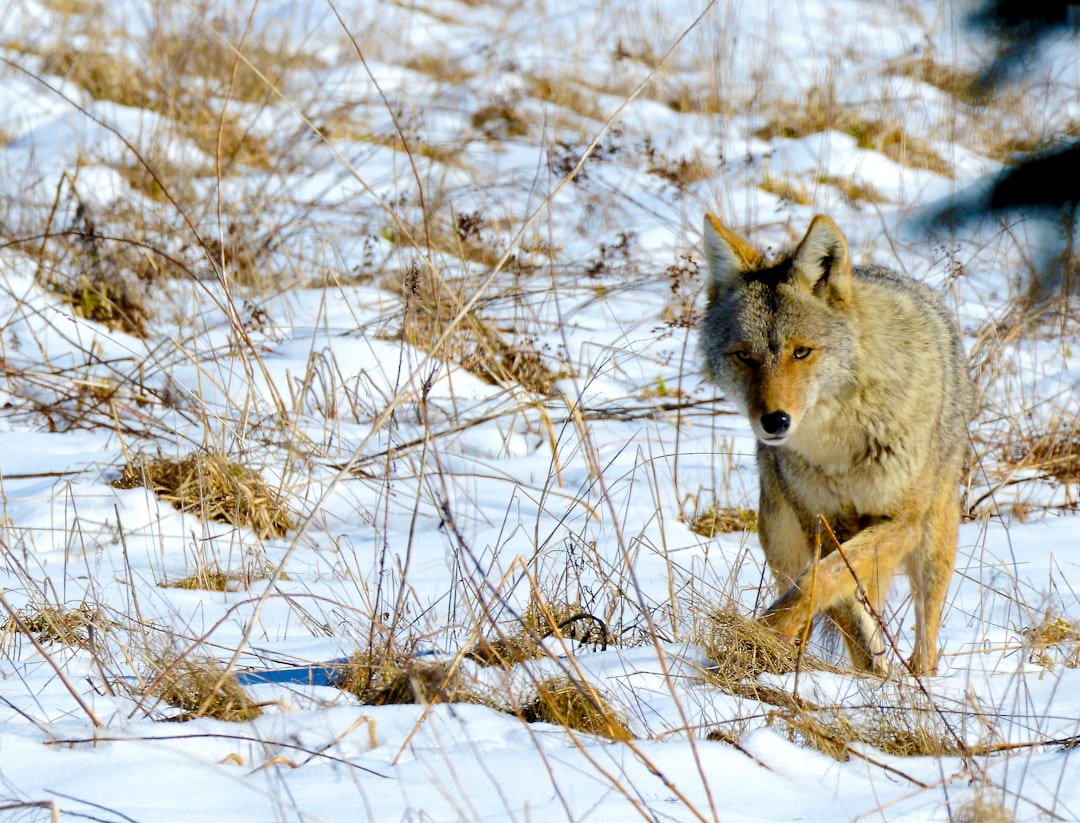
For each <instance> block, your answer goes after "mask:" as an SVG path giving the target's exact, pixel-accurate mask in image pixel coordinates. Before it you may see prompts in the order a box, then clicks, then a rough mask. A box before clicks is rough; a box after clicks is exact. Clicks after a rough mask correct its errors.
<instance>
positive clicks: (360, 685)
mask: <svg viewBox="0 0 1080 823" xmlns="http://www.w3.org/2000/svg"><path fill="white" fill-rule="evenodd" d="M339 688H341V689H343V690H344V691H347V692H349V693H350V694H353V695H355V696H356V697H357V698H358V699H359V700H360V702H362V703H365V704H367V705H371V706H386V705H393V704H399V703H419V704H421V705H425V706H426V705H430V704H431V703H435V702H439V703H476V704H479V705H483V706H490V705H492V700H491V699H490V698H489V697H487V696H485V695H483V694H481V693H480V692H479V691H478V690H477V689H476V688H475V687H474V686H472V685H470V684H469V683H468V682H466V679H465V678H464V677H463V676H462V674H461V671H460V669H459V668H458V667H457V666H455V665H452V664H448V663H443V662H441V661H435V660H422V659H419V658H416V657H411V656H409V655H407V654H395V653H389V652H384V653H380V654H375V655H372V654H368V653H364V652H357V653H356V654H354V655H353V657H352V658H351V659H350V660H349V662H348V663H346V664H344V665H343V666H342V667H341V673H340V676H339Z"/></svg>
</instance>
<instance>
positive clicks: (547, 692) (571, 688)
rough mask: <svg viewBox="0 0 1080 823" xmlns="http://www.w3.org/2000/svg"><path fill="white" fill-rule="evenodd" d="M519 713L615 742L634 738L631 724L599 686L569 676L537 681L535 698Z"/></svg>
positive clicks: (524, 716) (531, 719) (527, 718)
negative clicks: (609, 701) (623, 717)
mask: <svg viewBox="0 0 1080 823" xmlns="http://www.w3.org/2000/svg"><path fill="white" fill-rule="evenodd" d="M519 714H520V716H521V717H522V719H523V720H525V721H526V722H529V723H552V724H554V725H558V726H565V727H566V728H568V729H574V730H575V731H580V732H586V733H588V734H595V735H599V736H600V737H606V738H608V739H609V740H615V741H619V740H631V739H633V734H632V733H631V732H630V729H629V727H628V726H627V725H626V723H625V722H624V721H623V720H622V719H621V718H620V717H619V716H618V714H617V713H616V712H615V710H614V709H612V708H611V706H610V705H609V704H608V702H607V701H606V700H605V699H604V697H603V696H602V695H601V694H600V692H598V691H597V690H596V688H594V687H593V686H592V685H591V684H589V683H584V682H580V681H577V680H571V679H570V678H568V677H556V678H552V679H550V680H545V681H543V682H541V683H539V684H537V687H536V697H535V698H534V699H533V700H531V701H530V702H529V703H527V704H525V705H524V706H522V707H521V708H520V710H519Z"/></svg>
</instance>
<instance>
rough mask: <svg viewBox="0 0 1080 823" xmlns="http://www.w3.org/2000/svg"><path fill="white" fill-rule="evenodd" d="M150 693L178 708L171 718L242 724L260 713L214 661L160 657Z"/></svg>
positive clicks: (255, 705) (238, 686)
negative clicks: (179, 711) (207, 718)
mask: <svg viewBox="0 0 1080 823" xmlns="http://www.w3.org/2000/svg"><path fill="white" fill-rule="evenodd" d="M154 672H155V674H154V677H153V679H152V681H151V693H152V694H153V695H154V696H155V697H158V698H160V699H161V700H163V701H165V702H166V703H168V704H169V705H170V706H173V707H175V708H177V709H180V710H181V714H180V715H178V716H175V717H170V718H169V719H170V720H178V721H181V722H182V721H185V720H193V719H195V718H196V717H212V718H214V719H216V720H226V721H229V722H230V723H244V722H246V721H248V720H254V719H255V718H256V717H258V716H259V715H261V714H262V709H261V708H260V707H259V705H258V704H257V703H255V702H254V701H252V700H251V698H250V697H248V695H247V692H245V691H244V689H243V687H242V686H241V685H240V684H239V682H237V680H236V677H235V676H234V675H232V674H229V675H228V676H225V677H223V675H224V672H225V670H224V668H222V666H221V664H220V663H218V662H217V661H216V660H211V659H210V658H205V659H201V660H195V659H191V658H190V657H181V658H176V659H171V660H168V659H163V660H159V661H158V662H157V663H156V664H155V666H154Z"/></svg>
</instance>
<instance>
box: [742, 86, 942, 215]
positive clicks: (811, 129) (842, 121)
mask: <svg viewBox="0 0 1080 823" xmlns="http://www.w3.org/2000/svg"><path fill="white" fill-rule="evenodd" d="M814 91H815V92H816V93H811V94H809V95H808V96H807V97H806V99H805V101H803V102H802V103H801V104H799V105H791V104H788V105H787V106H785V107H783V111H781V112H779V113H778V114H777V115H776V116H774V117H773V118H772V119H770V120H769V121H768V122H766V124H765V125H764V126H762V127H761V128H759V129H757V130H756V131H755V132H754V136H755V137H757V138H759V139H761V140H773V139H775V138H777V137H783V138H787V139H791V140H794V139H798V138H801V137H806V136H807V135H809V134H816V133H818V132H823V131H830V130H831V131H839V132H843V133H845V134H849V135H851V136H852V137H854V138H855V142H856V145H857V146H858V147H859V148H862V149H872V150H874V151H878V152H881V153H882V154H884V155H885V156H886V157H888V158H890V159H891V160H894V161H895V162H897V163H899V164H900V165H902V166H908V167H909V168H915V169H926V170H928V171H932V172H936V173H937V174H941V175H943V176H946V177H951V176H952V166H951V165H950V164H949V163H948V161H946V160H945V158H943V157H942V156H941V155H940V154H938V153H937V152H936V151H935V150H934V149H933V148H931V147H930V145H929V144H927V143H926V142H925V141H923V140H920V139H918V138H916V137H913V136H911V135H909V134H908V133H907V132H906V131H905V130H904V128H903V127H902V126H901V125H900V124H899V123H896V122H892V121H889V120H884V119H875V118H870V117H867V116H865V115H864V114H863V113H862V112H860V111H857V110H853V109H851V108H847V107H844V106H842V105H841V104H840V103H838V102H837V101H836V100H835V97H834V96H833V95H832V94H831V93H830V92H829V91H828V90H821V89H816V90H814ZM795 202H798V201H795Z"/></svg>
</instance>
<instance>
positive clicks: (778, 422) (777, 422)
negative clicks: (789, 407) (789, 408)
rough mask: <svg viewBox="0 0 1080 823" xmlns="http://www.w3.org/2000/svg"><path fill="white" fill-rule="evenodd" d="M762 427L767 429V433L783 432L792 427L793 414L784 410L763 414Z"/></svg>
mask: <svg viewBox="0 0 1080 823" xmlns="http://www.w3.org/2000/svg"><path fill="white" fill-rule="evenodd" d="M761 428H763V429H765V434H783V433H784V432H786V431H787V430H788V429H789V428H791V415H790V414H788V413H787V412H784V411H774V412H769V413H768V414H763V415H761Z"/></svg>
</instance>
